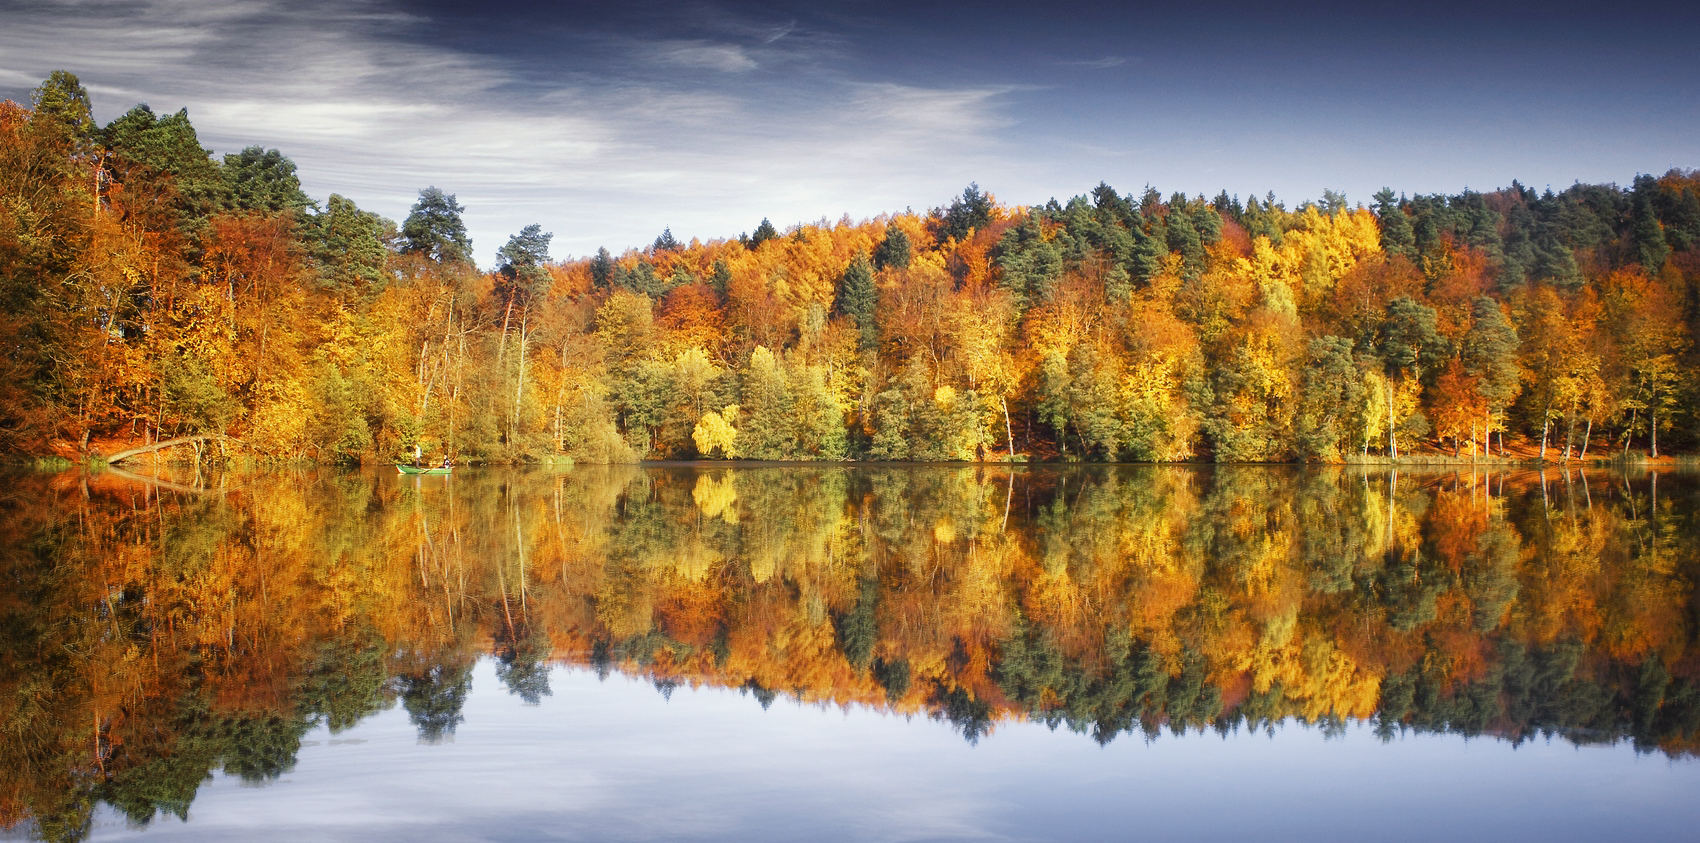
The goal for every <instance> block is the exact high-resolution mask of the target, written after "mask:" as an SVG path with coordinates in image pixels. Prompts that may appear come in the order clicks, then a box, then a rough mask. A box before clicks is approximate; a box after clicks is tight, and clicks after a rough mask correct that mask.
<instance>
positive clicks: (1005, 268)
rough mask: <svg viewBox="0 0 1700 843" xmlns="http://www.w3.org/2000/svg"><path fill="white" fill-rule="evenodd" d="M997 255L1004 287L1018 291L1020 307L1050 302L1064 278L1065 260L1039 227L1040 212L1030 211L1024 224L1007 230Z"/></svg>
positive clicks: (1015, 292)
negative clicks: (1058, 282)
mask: <svg viewBox="0 0 1700 843" xmlns="http://www.w3.org/2000/svg"><path fill="white" fill-rule="evenodd" d="M994 254H995V255H996V261H997V265H998V268H999V269H1000V270H1002V275H1001V279H1002V283H1003V286H1004V287H1005V288H1006V289H1008V290H1009V291H1010V292H1012V293H1014V294H1015V297H1016V304H1017V309H1019V310H1026V309H1027V306H1028V305H1029V304H1032V303H1035V302H1041V301H1048V300H1049V299H1050V297H1051V293H1052V291H1053V289H1054V288H1055V286H1056V283H1057V281H1058V280H1060V279H1061V278H1062V272H1063V259H1062V254H1061V253H1059V252H1058V251H1057V248H1056V246H1054V245H1052V244H1051V243H1050V242H1049V241H1047V240H1046V239H1045V237H1044V233H1043V232H1042V231H1041V230H1040V227H1039V215H1038V213H1036V212H1035V213H1032V214H1029V215H1028V217H1027V219H1025V220H1022V221H1021V224H1020V225H1018V226H1016V227H1014V228H1011V229H1010V230H1008V231H1006V232H1004V235H1003V237H1001V238H999V239H998V246H997V249H996V250H995V252H994Z"/></svg>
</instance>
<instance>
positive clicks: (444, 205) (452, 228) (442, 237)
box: [401, 187, 472, 263]
mask: <svg viewBox="0 0 1700 843" xmlns="http://www.w3.org/2000/svg"><path fill="white" fill-rule="evenodd" d="M465 210H466V209H465V208H463V207H461V205H460V203H459V202H456V201H455V197H454V194H452V193H444V192H442V191H441V190H438V189H437V188H436V187H427V188H425V189H424V190H421V191H419V201H418V202H415V203H413V209H412V210H411V211H409V212H408V214H407V219H406V220H405V221H403V222H402V224H401V236H402V248H401V250H402V251H403V252H410V253H414V254H421V255H424V256H425V257H427V258H430V259H431V260H434V261H436V262H438V263H464V262H467V261H470V260H471V258H472V240H471V239H470V238H469V237H467V235H466V224H465V223H464V222H462V221H461V218H460V215H461V212H462V211H465Z"/></svg>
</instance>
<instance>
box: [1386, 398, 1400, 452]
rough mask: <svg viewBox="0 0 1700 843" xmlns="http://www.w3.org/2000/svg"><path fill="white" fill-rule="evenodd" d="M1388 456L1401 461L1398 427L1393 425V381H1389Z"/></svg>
mask: <svg viewBox="0 0 1700 843" xmlns="http://www.w3.org/2000/svg"><path fill="white" fill-rule="evenodd" d="M1387 455H1388V456H1390V457H1392V458H1393V459H1395V460H1397V459H1399V438H1398V435H1397V425H1395V424H1394V423H1393V380H1392V379H1391V378H1389V379H1388V381H1387Z"/></svg>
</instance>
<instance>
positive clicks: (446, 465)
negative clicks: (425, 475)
mask: <svg viewBox="0 0 1700 843" xmlns="http://www.w3.org/2000/svg"><path fill="white" fill-rule="evenodd" d="M453 467H454V463H452V462H450V461H449V458H448V455H446V454H445V455H444V456H443V464H442V465H440V466H438V468H453Z"/></svg>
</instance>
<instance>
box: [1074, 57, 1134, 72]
mask: <svg viewBox="0 0 1700 843" xmlns="http://www.w3.org/2000/svg"><path fill="white" fill-rule="evenodd" d="M1060 64H1062V65H1063V66H1064V67H1088V68H1092V69H1094V70H1107V69H1109V68H1112V67H1121V66H1122V65H1124V64H1127V57H1126V56H1104V57H1103V58H1096V59H1077V60H1074V61H1065V62H1060Z"/></svg>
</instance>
